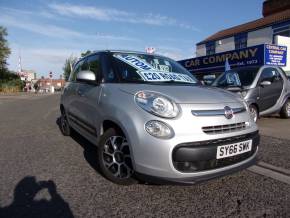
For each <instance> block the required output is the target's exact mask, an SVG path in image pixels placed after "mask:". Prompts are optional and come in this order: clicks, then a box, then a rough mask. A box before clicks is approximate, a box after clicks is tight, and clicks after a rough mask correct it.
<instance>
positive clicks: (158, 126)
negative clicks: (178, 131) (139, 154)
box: [145, 120, 174, 139]
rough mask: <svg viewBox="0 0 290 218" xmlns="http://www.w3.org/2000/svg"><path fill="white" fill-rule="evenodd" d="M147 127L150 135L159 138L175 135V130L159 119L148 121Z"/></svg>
mask: <svg viewBox="0 0 290 218" xmlns="http://www.w3.org/2000/svg"><path fill="white" fill-rule="evenodd" d="M145 129H146V131H147V132H148V133H149V134H150V135H152V136H154V137H157V138H162V139H169V138H172V137H173V136H174V132H173V129H172V128H171V127H169V126H168V125H167V124H165V123H163V122H161V121H157V120H151V121H148V122H147V123H146V124H145Z"/></svg>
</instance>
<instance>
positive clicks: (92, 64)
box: [86, 55, 101, 78]
mask: <svg viewBox="0 0 290 218" xmlns="http://www.w3.org/2000/svg"><path fill="white" fill-rule="evenodd" d="M86 67H87V69H86V70H90V71H92V72H94V73H95V75H96V78H100V75H101V64H100V55H93V56H89V57H88V59H87V64H86Z"/></svg>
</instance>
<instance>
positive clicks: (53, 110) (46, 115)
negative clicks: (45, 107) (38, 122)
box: [43, 107, 59, 120]
mask: <svg viewBox="0 0 290 218" xmlns="http://www.w3.org/2000/svg"><path fill="white" fill-rule="evenodd" d="M58 109H59V107H54V108H52V109H51V110H50V111H48V112H47V113H46V114H44V116H43V119H44V120H47V118H48V116H49V115H50V114H51V113H53V112H55V111H58Z"/></svg>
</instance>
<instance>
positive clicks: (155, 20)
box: [49, 3, 199, 31]
mask: <svg viewBox="0 0 290 218" xmlns="http://www.w3.org/2000/svg"><path fill="white" fill-rule="evenodd" d="M49 8H50V9H52V10H53V11H54V12H56V13H58V14H60V15H65V16H71V17H74V16H78V17H83V18H91V19H96V20H100V21H115V22H124V23H136V24H138V23H140V24H147V25H153V26H176V27H179V28H183V29H189V30H193V31H199V29H197V28H196V27H194V26H192V25H190V24H187V23H184V22H181V21H178V20H176V19H175V18H171V17H168V16H163V15H159V14H152V13H147V14H136V13H132V12H128V11H122V10H117V9H114V8H98V7H91V6H90V7H89V6H81V5H72V4H57V3H54V4H49Z"/></svg>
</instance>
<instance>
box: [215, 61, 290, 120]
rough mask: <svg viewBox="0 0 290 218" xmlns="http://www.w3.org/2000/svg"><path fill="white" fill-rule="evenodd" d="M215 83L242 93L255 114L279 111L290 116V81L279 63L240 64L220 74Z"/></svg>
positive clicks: (282, 114) (253, 114)
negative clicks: (268, 64)
mask: <svg viewBox="0 0 290 218" xmlns="http://www.w3.org/2000/svg"><path fill="white" fill-rule="evenodd" d="M212 85H213V86H215V87H220V88H224V89H227V90H229V91H233V92H237V93H239V94H240V95H241V96H242V97H243V98H244V99H245V100H246V101H247V103H248V104H249V108H250V112H251V116H252V118H253V120H254V121H257V119H258V117H259V115H269V114H273V113H279V114H280V116H281V117H282V118H289V117H290V81H289V80H288V78H287V76H286V74H285V72H284V71H283V70H282V69H281V68H279V67H273V66H261V67H240V68H236V69H232V70H229V71H227V72H225V73H223V74H222V75H220V76H219V77H218V78H217V79H216V80H215V81H214V82H213V84H212Z"/></svg>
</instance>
